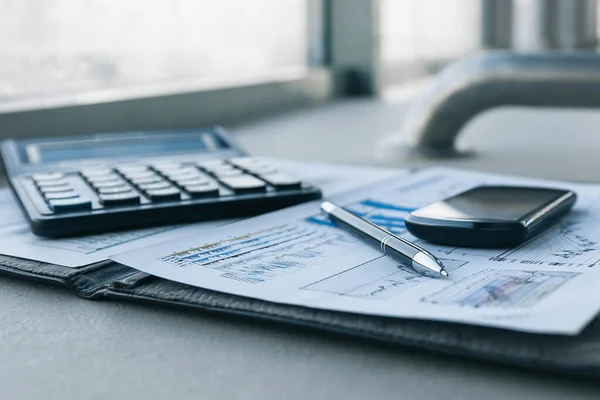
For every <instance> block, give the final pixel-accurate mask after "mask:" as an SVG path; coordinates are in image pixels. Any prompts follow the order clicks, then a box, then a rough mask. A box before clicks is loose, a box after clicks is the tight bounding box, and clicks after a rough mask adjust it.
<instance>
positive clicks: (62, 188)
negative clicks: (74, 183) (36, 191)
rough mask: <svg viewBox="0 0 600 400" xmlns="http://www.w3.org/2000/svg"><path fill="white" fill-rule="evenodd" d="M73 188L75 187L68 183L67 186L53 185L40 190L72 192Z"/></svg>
mask: <svg viewBox="0 0 600 400" xmlns="http://www.w3.org/2000/svg"><path fill="white" fill-rule="evenodd" d="M71 190H73V188H72V187H71V186H70V185H67V186H52V187H44V188H40V191H41V192H42V193H43V194H46V193H62V192H70V191H71Z"/></svg>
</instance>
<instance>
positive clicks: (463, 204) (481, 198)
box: [413, 186, 568, 221]
mask: <svg viewBox="0 0 600 400" xmlns="http://www.w3.org/2000/svg"><path fill="white" fill-rule="evenodd" d="M566 193H568V192H567V191H565V190H558V189H541V188H527V187H503V186H481V187H477V188H474V189H471V190H468V191H466V192H463V193H460V194H458V195H456V196H453V197H450V198H447V199H445V200H443V201H440V202H437V203H433V204H430V205H428V206H426V207H424V208H421V209H419V210H417V211H414V212H413V214H414V215H416V216H420V217H426V218H436V219H468V220H480V219H494V220H504V221H518V220H521V219H522V217H523V216H525V215H527V214H530V213H531V212H533V211H534V210H537V209H540V208H542V207H544V206H545V205H547V204H549V203H551V202H553V201H555V200H557V199H558V198H560V197H561V196H563V195H565V194H566Z"/></svg>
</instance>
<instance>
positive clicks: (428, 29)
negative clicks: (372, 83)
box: [379, 0, 482, 82]
mask: <svg viewBox="0 0 600 400" xmlns="http://www.w3.org/2000/svg"><path fill="white" fill-rule="evenodd" d="M379 13H380V17H379V18H380V29H379V32H380V59H381V64H382V74H383V81H384V82H390V81H392V82H393V81H402V80H406V79H409V78H411V77H415V76H419V75H423V74H424V73H428V72H429V73H430V72H433V71H434V70H436V69H438V68H439V66H440V65H444V64H446V63H448V62H450V61H453V60H455V59H456V58H458V57H461V56H465V55H468V54H469V53H471V52H473V51H475V50H477V49H478V48H480V46H481V14H482V11H481V0H444V1H440V0H381V3H380V8H379Z"/></svg>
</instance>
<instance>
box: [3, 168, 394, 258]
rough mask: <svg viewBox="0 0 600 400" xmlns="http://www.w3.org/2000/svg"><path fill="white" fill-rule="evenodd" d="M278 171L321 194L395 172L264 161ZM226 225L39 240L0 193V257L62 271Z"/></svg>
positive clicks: (14, 205) (216, 223)
mask: <svg viewBox="0 0 600 400" xmlns="http://www.w3.org/2000/svg"><path fill="white" fill-rule="evenodd" d="M270 162H271V163H272V164H273V165H275V166H277V167H278V168H280V169H282V170H285V171H288V172H289V173H291V174H293V175H295V176H298V177H299V178H301V179H302V180H304V181H305V182H310V183H311V184H313V185H315V186H318V187H320V188H322V190H323V191H324V192H325V193H334V192H337V191H340V190H344V189H348V188H351V187H355V186H356V185H357V184H361V183H362V184H364V183H369V182H373V181H375V180H377V179H383V178H386V177H389V176H391V175H392V174H394V173H397V172H395V171H393V170H390V169H384V168H368V167H367V168H361V167H347V166H341V165H332V164H319V163H301V162H292V161H280V160H270ZM228 222H231V221H213V222H202V223H197V224H192V225H185V226H184V225H178V226H163V227H156V228H148V229H139V230H133V231H123V232H114V233H106V234H98V235H89V236H81V237H74V238H67V239H44V238H41V237H38V236H35V235H34V234H32V233H31V231H30V229H29V226H28V224H27V222H26V221H25V219H24V217H23V216H22V213H21V210H20V209H19V207H18V206H17V203H16V201H15V200H14V198H13V197H12V194H11V193H10V190H9V189H0V254H3V255H8V256H13V257H20V258H25V259H30V260H36V261H43V262H47V263H52V264H58V265H63V266H66V267H73V268H75V267H81V266H84V265H89V264H92V263H95V262H99V261H104V260H106V259H108V257H109V256H111V255H113V254H119V253H122V252H125V251H128V250H132V249H136V248H140V247H145V246H151V245H155V244H157V243H162V242H165V241H169V240H173V239H176V238H178V237H181V236H183V237H185V236H186V235H195V234H196V233H197V232H199V231H203V230H207V229H210V228H213V227H215V226H219V225H223V224H225V223H228Z"/></svg>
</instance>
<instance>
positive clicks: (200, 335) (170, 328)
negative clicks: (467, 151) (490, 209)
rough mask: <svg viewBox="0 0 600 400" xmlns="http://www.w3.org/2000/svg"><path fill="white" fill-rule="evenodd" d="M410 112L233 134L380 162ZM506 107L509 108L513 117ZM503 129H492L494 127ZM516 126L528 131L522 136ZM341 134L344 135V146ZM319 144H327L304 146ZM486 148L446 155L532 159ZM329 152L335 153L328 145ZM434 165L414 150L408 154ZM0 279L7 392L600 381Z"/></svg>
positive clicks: (381, 110)
mask: <svg viewBox="0 0 600 400" xmlns="http://www.w3.org/2000/svg"><path fill="white" fill-rule="evenodd" d="M401 111H402V110H401V109H399V108H398V107H395V108H394V107H392V106H388V105H382V104H379V103H376V102H362V101H359V102H349V103H345V104H338V105H332V106H331V107H327V108H326V109H320V110H314V111H303V112H300V113H298V114H294V115H289V116H282V117H279V118H275V119H272V120H269V121H265V122H262V123H258V122H256V123H253V124H248V125H246V126H245V127H234V134H235V135H236V136H237V138H238V140H239V141H240V142H241V143H242V145H244V146H245V147H246V148H247V149H248V150H249V151H250V152H252V153H254V154H257V155H280V156H285V157H295V158H297V159H306V160H320V161H327V160H328V159H330V160H334V161H338V162H344V161H345V162H353V163H373V162H375V160H374V158H373V157H372V155H371V153H370V152H369V151H368V150H365V149H366V148H368V147H367V146H368V145H371V144H372V142H373V140H374V139H375V138H376V137H378V136H381V135H382V134H384V133H386V132H388V131H389V130H391V129H394V128H395V127H396V126H397V124H398V123H399V118H400V117H401ZM517 114H518V115H521V116H522V114H521V113H520V112H517ZM344 116H347V118H344ZM501 116H502V118H506V114H504V115H501ZM513 117H514V115H513ZM538 117H539V118H542V120H543V119H545V117H544V116H539V115H538V116H536V118H538ZM489 118H492V121H489V120H488V121H485V120H484V121H480V122H477V123H478V124H479V126H472V127H469V128H468V129H470V130H471V131H470V132H468V133H469V134H472V137H473V139H474V140H475V141H477V140H480V141H481V140H482V138H484V137H490V138H496V139H495V140H496V142H495V143H496V145H497V149H498V150H499V151H501V152H503V151H507V150H506V149H508V144H510V143H508V142H509V139H510V137H511V136H510V135H508V138H507V135H503V136H502V137H500V136H494V135H493V132H492V133H490V132H488V131H487V130H486V132H476V131H475V132H473V131H472V130H473V129H475V130H477V129H482V127H486V124H488V125H490V126H496V124H495V123H493V122H494V121H493V119H494V118H496V117H494V116H490V117H489ZM489 118H488V119H489ZM498 118H499V117H498ZM566 118H573V119H572V120H571V123H572V124H576V125H577V126H578V127H579V128H580V130H581V131H585V129H586V128H589V129H590V130H591V129H592V128H594V124H592V123H593V122H594V121H595V120H597V119H598V118H599V116H598V114H594V113H590V114H589V115H588V114H586V115H583V117H582V114H578V115H576V116H566ZM509 119H510V121H511V122H510V124H508V125H512V126H513V127H515V126H516V127H518V123H517V122H515V120H514V119H512V118H509ZM542 120H538V123H540V124H541V123H542ZM523 124H524V128H523V129H527V126H531V125H532V124H534V122H532V121H530V120H527V121H525V120H524V121H523ZM534 125H535V124H534ZM490 126H488V128H490ZM506 126H507V124H503V125H502V126H501V128H500V127H498V126H496V127H495V129H496V133H498V132H500V129H502V130H504V129H505V128H506ZM567 126H568V124H567V123H566V122H565V127H567ZM595 126H598V125H595ZM555 128H556V125H553V129H554V131H555V133H554V136H552V135H549V136H547V137H549V138H550V139H551V140H558V139H561V137H560V135H559V133H558V131H557V130H556V129H555ZM570 130H573V126H571V127H570ZM297 132H301V133H302V134H304V135H305V136H304V139H303V140H299V139H297V138H296V139H295V136H294V133H297ZM500 133H501V132H500ZM511 134H514V135H516V137H519V134H520V133H519V132H511ZM325 135H329V136H325ZM535 135H536V134H535V133H534V134H533V136H534V139H535ZM335 138H337V139H343V140H342V141H341V142H337V141H334V139H335ZM598 138H600V135H598ZM318 140H321V141H323V140H325V141H326V143H324V144H323V142H320V143H322V145H311V146H309V145H306V144H305V143H310V142H311V141H312V143H317V141H318ZM597 140H598V139H596V138H595V137H592V136H590V137H589V142H588V143H591V146H594V143H595V141H597ZM339 143H342V144H339ZM503 143H504V144H503ZM569 143H570V144H569V146H570V147H569V149H570V151H572V152H574V154H575V152H577V151H578V150H577V148H575V149H574V146H575V147H577V146H580V147H579V148H580V149H583V148H585V147H586V145H585V144H576V143H573V142H572V141H570V142H569ZM330 144H335V145H336V146H337V147H332V146H330ZM480 144H481V143H480ZM483 144H484V146H485V147H484V148H483V150H484V151H483V153H486V152H488V155H490V157H489V159H491V161H492V163H491V164H489V163H488V164H486V163H485V161H486V158H484V157H475V158H473V159H470V160H466V161H465V160H463V161H460V160H459V161H451V160H448V161H444V163H450V164H451V165H456V166H460V165H464V166H470V167H474V168H475V167H481V168H487V169H495V168H497V169H498V170H503V171H508V172H511V169H512V168H517V167H521V168H522V167H527V165H525V164H521V165H517V166H516V167H515V165H514V164H515V163H519V162H520V163H525V162H526V160H525V159H519V157H518V155H519V154H517V156H516V158H515V159H514V160H513V161H514V162H512V163H511V164H510V165H503V164H502V163H499V160H501V158H500V156H498V155H493V154H492V150H494V142H491V143H487V142H486V143H483ZM551 144H552V143H550V142H549V143H545V144H543V146H546V148H547V151H540V152H539V154H537V155H534V157H533V162H531V161H530V165H529V167H528V168H526V169H525V172H526V173H528V174H530V175H538V176H540V175H541V176H544V175H546V176H548V175H552V176H556V177H565V176H566V175H569V174H572V175H570V176H571V177H574V178H576V179H590V180H591V179H593V178H594V176H595V174H596V171H598V168H596V170H595V171H589V170H586V171H581V170H579V168H580V167H581V166H582V165H584V164H585V163H587V162H589V163H592V162H593V160H592V157H593V155H592V154H589V155H588V156H587V157H588V158H586V157H585V156H580V157H577V159H575V158H574V159H573V161H572V162H570V163H565V164H563V165H557V164H556V163H553V164H552V163H550V161H552V159H551V158H550V157H551V156H552V154H556V153H557V152H561V151H562V152H564V146H559V145H558V144H557V143H555V145H557V149H556V150H553V151H550V150H548V149H549V146H550V145H551ZM502 146H504V147H502ZM588 146H590V145H588ZM324 148H326V149H327V150H323V149H324ZM332 148H335V149H337V150H336V151H335V152H334V153H332V152H331V149H332ZM595 148H598V147H595ZM542 150H543V149H542ZM277 153H278V154H277ZM589 153H591V152H589ZM544 154H546V155H544ZM536 157H537V158H536ZM544 157H545V160H546V162H547V163H546V164H545V165H546V166H549V165H552V166H556V167H557V168H556V169H552V170H545V169H542V168H541V167H540V166H539V165H534V164H535V163H537V162H541V161H543V159H544ZM515 160H516V161H515ZM424 162H425V161H424V160H417V159H415V160H412V159H411V160H408V162H405V164H413V163H414V164H420V163H424ZM494 162H496V163H497V164H494ZM477 163H479V164H477ZM590 165H591V164H590ZM596 165H597V164H596ZM0 287H1V289H0V304H2V307H1V308H0V310H1V311H0V354H1V355H2V357H0V398H2V399H13V398H19V399H40V398H43V399H48V400H51V399H70V398H77V399H97V398H110V399H125V398H127V399H132V398H144V399H164V398H173V399H178V400H187V399H212V398H228V399H236V398H239V399H248V398H257V399H264V400H270V399H283V398H285V399H286V400H287V399H301V398H312V399H338V398H347V399H361V400H364V399H387V398H389V399H399V398H402V399H438V398H439V399H441V398H443V399H445V400H451V399H474V400H475V399H477V400H480V399H486V400H494V399H502V400H505V399H511V398H527V399H544V400H551V399H573V398H578V399H598V398H600V384H598V383H594V382H593V381H592V380H586V379H578V378H565V377H561V376H558V375H555V374H548V373H539V372H536V371H529V370H524V369H519V368H513V367H505V366H501V365H497V364H491V363H485V362H477V361H472V360H465V359H460V358H454V357H449V356H444V355H439V354H435V353H428V352H423V351H416V350H411V349H406V348H400V347H390V346H387V345H382V344H377V343H372V342H369V341H364V340H359V339H352V338H347V337H344V336H339V335H333V334H323V333H320V332H315V331H311V330H304V329H299V328H296V327H287V326H282V325H276V324H269V323H264V322H258V321H254V320H245V319H234V318H231V317H223V316H218V315H209V314H205V313H193V312H186V311H182V310H175V309H170V308H165V307H153V306H148V305H138V304H134V303H128V302H119V301H105V302H102V301H101V302H91V301H84V300H81V299H79V298H77V297H75V296H73V294H72V293H71V292H68V291H67V290H64V289H62V288H58V287H52V286H45V285H40V284H35V283H30V282H26V281H21V280H17V279H11V278H6V277H1V278H0Z"/></svg>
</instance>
